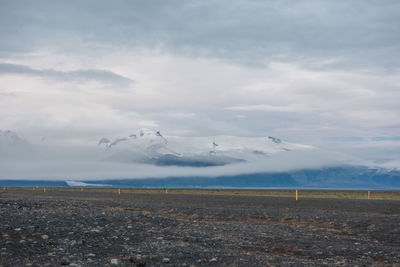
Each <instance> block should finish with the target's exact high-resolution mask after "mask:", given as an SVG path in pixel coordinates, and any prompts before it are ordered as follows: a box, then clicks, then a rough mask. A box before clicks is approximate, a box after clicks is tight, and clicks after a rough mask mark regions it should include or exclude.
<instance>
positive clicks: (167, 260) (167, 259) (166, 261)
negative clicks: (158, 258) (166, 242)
mask: <svg viewBox="0 0 400 267" xmlns="http://www.w3.org/2000/svg"><path fill="white" fill-rule="evenodd" d="M162 262H163V263H170V260H169V258H163V259H162Z"/></svg>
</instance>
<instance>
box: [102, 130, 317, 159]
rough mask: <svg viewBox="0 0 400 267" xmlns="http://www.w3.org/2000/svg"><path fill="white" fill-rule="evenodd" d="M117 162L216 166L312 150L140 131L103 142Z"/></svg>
mask: <svg viewBox="0 0 400 267" xmlns="http://www.w3.org/2000/svg"><path fill="white" fill-rule="evenodd" d="M98 144H99V146H104V147H105V148H106V150H107V153H109V156H110V157H111V158H113V159H117V160H123V161H139V162H146V163H154V164H158V165H189V166H213V165H225V164H229V163H234V162H241V161H253V160H257V159H260V158H265V157H269V156H271V155H272V154H276V153H281V152H287V151H293V150H309V149H313V147H311V146H307V145H300V144H293V143H288V142H284V141H282V140H280V139H278V138H275V137H272V136H268V137H237V136H228V135H221V136H211V137H179V136H164V135H163V134H161V132H160V131H152V130H149V129H140V130H139V131H137V132H136V133H133V134H130V135H129V136H126V137H122V138H116V139H114V140H113V141H110V140H109V139H108V138H106V137H104V138H101V139H100V141H99V143H98Z"/></svg>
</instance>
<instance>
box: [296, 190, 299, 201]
mask: <svg viewBox="0 0 400 267" xmlns="http://www.w3.org/2000/svg"><path fill="white" fill-rule="evenodd" d="M296 200H299V191H298V190H297V189H296Z"/></svg>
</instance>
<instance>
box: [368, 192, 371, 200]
mask: <svg viewBox="0 0 400 267" xmlns="http://www.w3.org/2000/svg"><path fill="white" fill-rule="evenodd" d="M368 199H371V191H368Z"/></svg>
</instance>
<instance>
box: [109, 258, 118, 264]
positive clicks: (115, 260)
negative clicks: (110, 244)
mask: <svg viewBox="0 0 400 267" xmlns="http://www.w3.org/2000/svg"><path fill="white" fill-rule="evenodd" d="M110 263H111V265H112V266H117V265H118V259H111V262H110Z"/></svg>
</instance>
